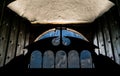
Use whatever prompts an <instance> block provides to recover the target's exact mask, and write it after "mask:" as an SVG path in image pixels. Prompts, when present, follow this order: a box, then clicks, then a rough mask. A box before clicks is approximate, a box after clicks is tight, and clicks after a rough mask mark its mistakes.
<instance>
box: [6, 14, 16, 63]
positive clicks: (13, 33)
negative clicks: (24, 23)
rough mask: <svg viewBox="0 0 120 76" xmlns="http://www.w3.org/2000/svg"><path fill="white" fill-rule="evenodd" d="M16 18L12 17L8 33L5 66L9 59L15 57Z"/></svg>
mask: <svg viewBox="0 0 120 76" xmlns="http://www.w3.org/2000/svg"><path fill="white" fill-rule="evenodd" d="M17 18H18V17H17V16H15V15H14V16H13V20H12V25H11V31H10V39H9V42H8V51H7V55H6V61H5V63H6V64H7V63H8V62H9V61H10V60H11V59H13V58H14V56H15V50H16V44H17V36H18V25H17V23H18V19H17Z"/></svg>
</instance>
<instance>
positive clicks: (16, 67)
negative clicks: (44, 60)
mask: <svg viewBox="0 0 120 76" xmlns="http://www.w3.org/2000/svg"><path fill="white" fill-rule="evenodd" d="M53 38H55V37H50V38H46V39H42V40H39V41H37V42H34V43H32V44H30V45H29V46H26V47H25V48H28V50H29V51H28V53H27V54H26V55H20V56H17V57H15V58H14V59H13V60H11V61H10V62H9V63H8V64H6V65H5V66H3V67H1V68H0V71H1V72H8V71H27V70H29V68H28V64H29V60H30V56H31V52H32V51H34V50H39V49H42V50H44V51H45V50H48V49H49V50H59V49H61V48H62V49H67V50H70V49H75V50H78V49H81V47H82V50H83V49H88V50H89V51H90V52H91V55H92V60H93V62H94V65H95V69H96V70H99V69H101V70H106V69H107V70H111V71H120V65H118V64H117V63H115V62H114V61H113V60H112V59H110V58H109V57H107V56H103V55H101V54H100V55H97V54H96V53H95V52H94V50H93V49H94V48H98V47H96V46H95V45H93V44H91V43H89V42H87V41H84V40H81V39H78V38H73V37H67V38H69V39H70V40H71V45H69V46H63V45H62V44H61V46H62V47H61V46H60V47H59V46H53V45H52V43H51V40H52V39H53ZM76 44H77V46H75V45H76ZM91 70H92V69H91Z"/></svg>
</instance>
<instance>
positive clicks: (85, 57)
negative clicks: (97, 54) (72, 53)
mask: <svg viewBox="0 0 120 76" xmlns="http://www.w3.org/2000/svg"><path fill="white" fill-rule="evenodd" d="M80 63H81V68H92V67H93V63H92V57H91V53H90V52H89V51H87V50H83V51H82V52H81V53H80Z"/></svg>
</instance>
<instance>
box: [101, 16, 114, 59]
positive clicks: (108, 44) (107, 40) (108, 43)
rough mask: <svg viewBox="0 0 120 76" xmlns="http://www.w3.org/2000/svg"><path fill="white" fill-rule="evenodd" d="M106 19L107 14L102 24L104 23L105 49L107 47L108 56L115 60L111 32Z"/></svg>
mask: <svg viewBox="0 0 120 76" xmlns="http://www.w3.org/2000/svg"><path fill="white" fill-rule="evenodd" d="M106 20H107V18H106V16H103V19H102V25H103V35H104V43H105V49H106V53H107V56H108V57H109V58H111V59H112V60H114V57H113V53H112V46H111V39H110V33H109V28H108V23H107V21H106Z"/></svg>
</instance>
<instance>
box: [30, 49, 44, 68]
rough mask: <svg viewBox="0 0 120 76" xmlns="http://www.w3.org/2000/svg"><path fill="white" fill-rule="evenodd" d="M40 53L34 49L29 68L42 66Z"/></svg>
mask: <svg viewBox="0 0 120 76" xmlns="http://www.w3.org/2000/svg"><path fill="white" fill-rule="evenodd" d="M41 64H42V53H41V52H40V51H38V50H35V51H33V52H32V54H31V59H30V66H29V67H30V68H41V67H42V65H41Z"/></svg>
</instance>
